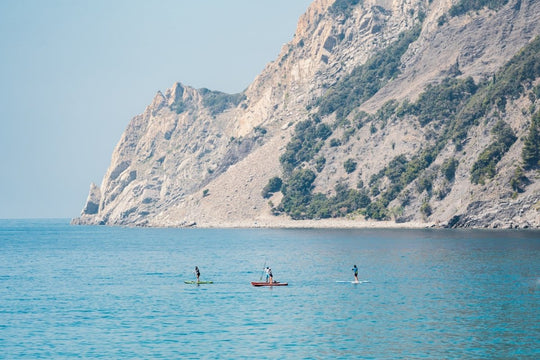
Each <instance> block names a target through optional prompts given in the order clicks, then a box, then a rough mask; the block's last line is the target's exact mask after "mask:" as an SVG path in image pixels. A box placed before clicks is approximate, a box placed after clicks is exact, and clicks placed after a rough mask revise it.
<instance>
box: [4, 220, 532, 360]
mask: <svg viewBox="0 0 540 360" xmlns="http://www.w3.org/2000/svg"><path fill="white" fill-rule="evenodd" d="M354 264H356V265H358V268H359V270H360V275H359V277H360V279H361V280H365V281H367V282H364V283H361V284H351V283H344V282H338V281H350V280H352V279H353V275H352V271H351V268H352V266H353V265H354ZM196 265H197V266H198V267H199V268H200V269H201V280H212V281H214V284H212V285H199V286H197V285H187V284H184V281H185V280H193V279H194V274H193V269H194V267H195V266H196ZM264 266H270V267H271V268H272V270H273V273H274V277H275V280H277V281H283V282H288V283H289V286H288V287H278V288H254V287H252V286H251V285H250V281H258V280H259V279H261V277H262V269H263V267H264ZM539 304H540V232H538V231H536V232H534V231H470V230H300V229H298V230H277V229H242V230H239V229H231V230H229V229H227V230H220V229H133V228H110V227H75V226H69V225H68V221H67V220H0V358H5V359H39V358H46V359H63V358H89V359H91V358H102V359H136V358H137V359H190V358H193V359H201V358H204V359H206V358H208V359H212V358H214V359H242V358H250V359H285V358H287V359H539V358H540V311H539V310H540V309H539Z"/></svg>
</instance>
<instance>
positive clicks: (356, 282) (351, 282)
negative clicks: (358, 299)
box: [336, 280, 369, 284]
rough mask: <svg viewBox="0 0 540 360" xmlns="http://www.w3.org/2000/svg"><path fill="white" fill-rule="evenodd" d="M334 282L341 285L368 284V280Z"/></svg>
mask: <svg viewBox="0 0 540 360" xmlns="http://www.w3.org/2000/svg"><path fill="white" fill-rule="evenodd" d="M336 282H337V283H342V284H364V283H368V282H369V280H359V281H349V280H338V281H336Z"/></svg>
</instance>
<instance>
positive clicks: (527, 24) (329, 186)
mask: <svg viewBox="0 0 540 360" xmlns="http://www.w3.org/2000/svg"><path fill="white" fill-rule="evenodd" d="M460 2H461V1H458V0H433V1H426V0H364V1H352V0H315V1H314V2H313V3H312V5H311V6H310V7H309V8H308V9H307V11H306V13H305V14H304V15H303V16H302V17H301V18H300V20H299V23H298V27H297V30H296V33H295V35H294V37H293V39H292V40H291V41H290V42H289V43H288V44H286V45H284V46H283V48H282V49H281V52H280V54H279V56H278V57H277V59H276V60H275V61H274V62H272V63H270V64H268V65H267V66H266V68H265V69H264V70H263V71H262V73H261V74H260V75H259V76H258V77H257V78H256V79H255V80H254V82H253V83H252V84H251V85H250V86H249V87H248V88H247V89H246V90H245V91H244V92H243V93H241V94H234V95H230V94H224V93H221V92H217V91H210V90H208V89H193V88H191V87H189V86H185V85H182V84H180V83H176V84H174V85H173V87H172V88H170V89H168V90H167V91H165V92H164V93H161V92H158V93H157V94H156V96H155V98H154V99H153V101H152V103H151V104H150V105H149V106H148V107H147V108H146V109H145V111H144V112H143V113H142V114H140V115H138V116H136V117H134V118H133V119H132V120H131V122H130V123H129V125H128V127H127V129H126V130H125V132H124V134H123V135H122V138H121V140H120V142H119V143H118V145H117V146H116V148H115V150H114V152H113V155H112V159H111V164H110V166H109V169H108V171H107V173H106V174H105V176H104V178H103V182H102V184H101V186H100V187H99V188H97V186H95V185H92V186H91V189H90V194H89V196H88V200H87V204H86V205H85V206H84V209H83V211H82V213H81V216H80V217H79V218H76V219H74V220H73V223H74V224H107V225H133V226H193V225H194V224H196V225H197V226H279V225H280V222H283V221H290V218H289V216H288V215H286V214H284V213H283V211H281V212H280V211H277V210H276V209H278V206H277V205H278V204H279V203H280V202H281V200H282V197H283V194H282V193H280V192H277V193H275V194H274V195H273V196H272V197H271V198H270V199H265V198H263V197H262V195H261V191H262V189H263V188H264V186H265V185H266V184H267V183H268V180H269V179H270V178H272V177H274V176H281V177H284V176H286V174H284V173H283V168H282V164H281V163H280V156H281V155H282V154H283V153H284V152H285V151H286V149H287V144H288V143H289V141H290V140H291V138H292V137H294V135H295V125H296V124H298V123H299V122H300V121H303V120H306V119H309V118H312V117H313V116H314V114H316V112H317V107H318V106H319V104H320V103H319V99H321V98H323V97H324V96H326V95H327V94H329V92H331V91H332V90H333V89H335V88H336V87H337V86H339V84H341V83H342V81H343V80H344V79H346V78H347V76H349V75H350V74H351V73H352V72H353V71H354V70H355V69H357V68H358V67H359V66H361V65H362V64H366V62H368V61H369V60H370V59H372V58H373V56H374V55H375V54H377V53H378V52H380V51H382V50H384V49H385V48H387V47H388V46H389V45H391V44H393V43H395V42H396V41H397V40H399V39H401V37H402V36H403V34H404V33H406V32H411V31H413V30H414V29H415V27H418V26H420V31H419V33H418V36H417V37H416V38H415V40H414V41H413V42H411V43H410V44H409V45H408V47H407V48H406V51H405V52H404V53H403V55H402V56H401V58H400V64H399V71H398V72H397V74H396V75H395V76H392V77H391V78H390V79H389V80H388V81H387V82H386V83H385V84H383V86H381V87H380V89H378V91H376V92H375V94H374V95H372V96H369V98H367V99H366V100H365V101H362V102H360V103H359V104H358V106H357V107H356V109H354V111H353V112H351V113H350V114H348V115H347V117H346V119H345V120H346V123H348V124H353V123H354V122H355V121H357V119H358V116H359V115H358V114H362V113H367V114H375V113H377V111H379V112H380V110H381V109H382V108H383V107H384V106H385V104H388V102H389V101H390V100H392V101H394V102H395V103H396V104H404V103H405V104H406V103H414V102H415V101H417V100H418V98H419V96H420V95H421V94H422V93H424V92H425V91H426V89H427V88H428V86H430V85H431V86H434V85H437V84H440V83H441V82H442V81H444V80H445V79H448V78H453V79H466V78H468V77H470V78H471V79H473V80H474V82H475V83H476V84H480V83H482V82H483V81H488V80H489V79H491V78H493V77H494V75H495V74H497V73H498V72H499V71H500V70H501V68H503V66H504V65H505V64H507V62H508V61H509V60H510V59H512V57H513V56H515V55H516V54H517V53H518V52H519V51H520V49H522V48H523V47H525V46H527V45H528V44H530V43H531V41H533V40H534V39H535V37H536V36H538V35H540V2H537V1H534V0H509V1H508V2H506V3H505V4H504V5H502V6H499V7H496V8H489V7H485V8H480V9H478V10H475V11H469V12H466V13H464V14H458V15H455V16H450V15H449V11H450V10H451V9H452V6H453V5H455V4H457V3H460ZM498 3H501V2H498ZM539 82H540V80H539V79H534V81H532V82H531V84H530V86H529V87H528V88H527V89H526V91H525V92H524V93H523V94H521V95H520V96H518V97H517V98H512V99H509V100H508V102H507V103H506V107H505V110H504V111H491V112H489V115H486V116H484V117H482V119H481V121H478V123H477V124H475V125H474V126H471V127H470V129H469V128H468V129H467V138H466V140H465V141H463V143H462V144H459V146H456V144H455V143H451V142H449V143H447V144H445V145H444V146H442V145H441V147H440V149H438V152H437V156H436V158H435V159H434V160H433V162H432V163H431V164H430V165H429V166H428V167H426V169H425V170H424V171H425V174H427V175H429V174H432V176H431V175H430V176H431V177H430V179H431V185H430V188H428V189H427V190H426V189H420V190H419V186H418V182H419V181H420V180H421V179H419V180H416V181H412V182H409V183H407V184H405V185H406V186H404V187H403V188H400V189H399V190H400V191H401V195H400V197H399V198H394V199H391V201H390V203H389V204H387V207H388V209H389V212H388V214H389V215H388V216H390V217H391V218H392V219H394V220H395V221H398V222H409V223H412V222H418V223H429V224H434V225H435V226H446V227H493V228H524V227H527V228H538V227H540V212H539V211H540V181H539V179H538V172H537V171H536V170H534V169H532V170H528V171H527V172H526V174H525V176H526V178H527V179H528V180H527V181H528V182H527V186H524V187H523V188H520V189H519V191H515V189H514V190H513V189H512V187H511V186H510V185H509V184H510V182H511V181H512V179H514V178H515V174H516V165H517V164H519V163H520V162H521V160H520V159H521V158H520V157H521V153H522V149H523V140H522V139H523V138H524V137H525V136H526V135H527V131H528V129H529V125H530V123H531V116H532V113H533V110H534V109H536V107H538V105H540V102H539V100H538V99H537V98H533V96H532V95H529V94H530V93H531V92H534V91H533V89H534V87H535V86H537V85H538V83H539ZM539 97H540V96H539ZM321 120H322V123H326V124H328V125H329V126H330V127H331V128H332V130H333V132H332V136H331V137H330V138H329V139H328V140H327V141H325V142H324V143H321V145H320V147H319V148H318V149H317V151H319V152H318V154H319V155H320V158H324V159H325V163H324V167H323V168H322V169H320V171H319V170H318V171H317V172H316V174H317V175H316V179H315V181H314V183H313V191H314V192H317V193H321V194H326V195H328V196H331V195H333V194H335V191H336V190H335V187H336V184H345V185H346V186H348V187H350V188H357V187H359V184H364V186H365V187H366V188H367V187H368V184H369V183H370V180H371V179H372V178H373V177H374V176H375V175H376V174H378V173H379V172H381V171H382V170H383V169H384V168H385V167H386V166H388V164H389V163H390V162H391V161H392V160H393V159H395V158H396V157H397V156H399V155H403V156H404V157H406V158H407V159H409V160H410V159H412V158H413V157H414V156H416V155H417V154H418V152H419V151H421V150H422V149H424V148H425V147H426V146H427V145H428V144H434V143H435V142H436V141H435V140H433V139H435V138H436V137H437V132H438V131H440V128H437V127H436V126H435V125H431V124H430V125H428V126H423V125H421V124H419V122H418V119H417V118H416V117H414V116H405V117H402V118H398V117H396V116H394V117H388V119H384V121H383V123H384V126H383V125H381V123H376V122H375V120H373V122H372V123H365V124H363V126H361V127H359V128H358V127H357V128H355V129H354V131H353V129H352V128H351V126H349V125H343V122H341V123H340V124H337V123H336V115H335V114H333V113H330V114H326V115H324V116H323V117H322V119H321ZM498 120H502V121H504V122H505V123H507V124H508V125H509V126H510V127H511V129H512V130H513V132H514V133H515V136H516V138H517V139H518V140H517V141H516V142H515V143H514V144H513V145H512V146H511V147H510V149H509V150H508V151H507V153H506V154H504V156H503V157H502V159H500V161H499V162H498V163H497V164H496V174H495V176H493V177H492V178H489V179H487V180H485V181H482V182H480V183H473V182H471V169H472V167H473V165H474V163H475V161H476V160H477V159H478V157H479V154H481V153H482V151H484V150H485V149H486V147H487V146H488V145H489V144H490V143H491V142H492V141H493V136H492V132H491V131H492V129H493V127H494V126H495V124H496V123H497V121H498ZM347 126H349V127H347ZM332 139H335V141H334V142H333V145H331V144H330V142H331V140H332ZM338 140H339V142H340V145H339V146H335V144H337V143H338ZM349 158H350V159H354V162H355V164H357V165H355V169H354V170H353V171H349V170H350V169H349V170H346V169H344V167H343V162H344V161H345V160H346V159H349ZM448 159H456V161H458V165H457V166H456V170H455V176H454V178H453V179H452V181H451V182H449V181H445V179H444V178H443V177H441V176H440V175H437V174H439V169H440V168H441V166H442V165H443V164H445V161H446V160H448ZM299 167H304V168H310V167H313V163H310V162H309V161H308V162H306V163H303V164H300V165H299ZM427 175H426V176H427ZM381 181H382V182H381V184H380V185H378V186H379V187H378V189H377V191H380V192H384V191H385V189H388V187H389V186H390V184H389V183H385V182H384V181H387V180H384V179H382V180H381ZM404 194H407V196H406V201H405V200H404V196H405V195H404ZM433 194H437V195H436V196H435V195H433ZM376 196H377V195H376V194H375V195H373V201H375V200H376ZM428 207H429V211H426V209H427V208H428ZM392 209H393V210H392ZM390 210H392V211H390ZM363 215H365V213H362V212H361V211H359V212H356V213H353V214H349V216H348V218H349V219H351V220H350V221H353V222H354V221H355V222H358V224H359V226H360V225H361V224H362V223H363V222H365V219H364V216H363Z"/></svg>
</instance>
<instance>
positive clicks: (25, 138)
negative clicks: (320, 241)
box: [0, 0, 311, 218]
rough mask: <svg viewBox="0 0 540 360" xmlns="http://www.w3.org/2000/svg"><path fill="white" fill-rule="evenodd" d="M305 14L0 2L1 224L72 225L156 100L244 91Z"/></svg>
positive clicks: (244, 8)
mask: <svg viewBox="0 0 540 360" xmlns="http://www.w3.org/2000/svg"><path fill="white" fill-rule="evenodd" d="M310 3H311V0H227V1H225V0H155V1H150V0H146V1H145V0H140V1H136V0H125V1H121V0H92V1H86V0H84V1H83V0H80V1H76V0H47V1H43V0H1V1H0V126H1V127H0V153H1V154H2V155H1V157H0V169H1V174H0V218H36V217H76V216H78V215H79V213H80V210H81V209H82V207H83V205H84V202H85V200H86V196H87V192H88V188H89V185H90V182H92V181H93V182H96V183H97V184H98V185H99V184H101V180H102V177H103V175H104V174H105V171H106V169H107V166H108V165H109V161H110V156H111V153H112V151H113V149H114V147H115V145H116V143H117V142H118V140H119V139H120V136H121V134H122V132H123V131H124V129H125V127H126V126H127V124H128V122H129V121H130V119H131V118H132V117H133V116H135V115H137V114H139V113H141V112H142V111H144V108H145V107H146V106H147V105H148V104H149V103H150V102H151V100H152V98H153V97H154V95H155V93H156V92H157V91H158V90H165V89H167V88H169V87H171V86H172V85H173V84H174V82H176V81H180V82H182V83H184V84H186V85H191V86H193V87H196V88H201V87H206V88H209V89H212V90H220V91H225V92H229V93H236V92H240V91H242V90H244V89H245V88H246V87H247V86H248V85H249V84H250V83H251V82H252V81H253V79H254V78H255V77H256V76H257V74H258V73H260V71H261V70H262V69H263V68H264V66H265V65H266V64H267V63H268V62H270V61H272V60H274V59H275V57H276V56H277V55H278V53H279V51H280V49H281V46H282V45H283V44H284V43H286V42H288V41H289V40H291V39H292V36H293V34H294V31H295V30H296V23H297V21H298V18H299V17H300V15H301V14H302V13H303V12H304V11H305V10H306V9H307V7H308V6H309V4H310Z"/></svg>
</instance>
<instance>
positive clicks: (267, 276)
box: [264, 266, 270, 282]
mask: <svg viewBox="0 0 540 360" xmlns="http://www.w3.org/2000/svg"><path fill="white" fill-rule="evenodd" d="M264 272H265V274H266V282H268V278H269V277H270V268H269V267H268V266H267V267H265V268H264Z"/></svg>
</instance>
